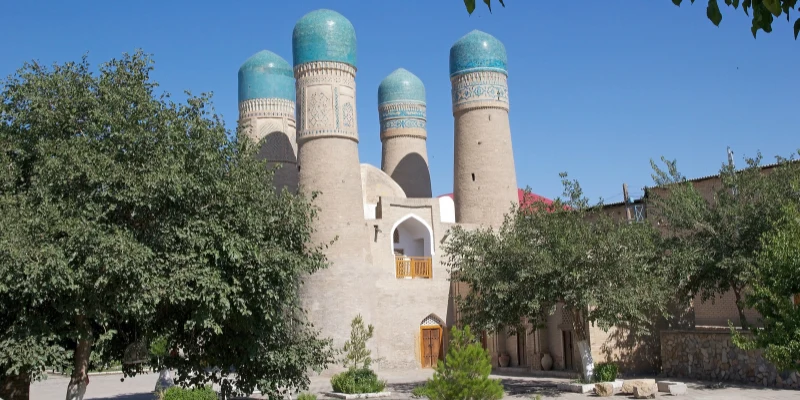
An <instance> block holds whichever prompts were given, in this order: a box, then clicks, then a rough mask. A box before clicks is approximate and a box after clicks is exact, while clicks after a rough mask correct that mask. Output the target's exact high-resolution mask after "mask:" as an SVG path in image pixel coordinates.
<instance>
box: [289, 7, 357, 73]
mask: <svg viewBox="0 0 800 400" xmlns="http://www.w3.org/2000/svg"><path fill="white" fill-rule="evenodd" d="M292 56H293V58H294V65H300V64H304V63H307V62H312V61H337V62H342V63H346V64H349V65H352V66H353V67H355V66H356V31H355V29H354V28H353V24H351V23H350V21H348V20H347V18H345V17H344V16H343V15H342V14H339V13H338V12H336V11H331V10H325V9H321V10H316V11H312V12H310V13H308V14H306V15H304V16H303V18H300V21H297V24H295V26H294V31H293V32H292Z"/></svg>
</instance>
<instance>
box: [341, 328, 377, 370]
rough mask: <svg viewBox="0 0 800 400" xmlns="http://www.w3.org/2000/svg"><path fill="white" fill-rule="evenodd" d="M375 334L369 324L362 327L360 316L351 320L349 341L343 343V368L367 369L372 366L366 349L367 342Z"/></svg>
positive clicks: (369, 352) (368, 351)
mask: <svg viewBox="0 0 800 400" xmlns="http://www.w3.org/2000/svg"><path fill="white" fill-rule="evenodd" d="M374 334H375V327H374V326H372V324H369V325H368V326H367V327H364V319H363V318H362V317H361V314H359V315H357V316H356V317H355V318H353V321H351V322H350V340H348V341H346V342H344V348H343V350H344V353H345V355H344V360H343V361H344V366H345V367H346V368H349V369H360V368H364V369H367V368H369V367H370V364H372V358H371V357H370V354H372V352H371V351H370V350H369V349H367V342H368V341H369V340H370V339H372V336H373V335H374Z"/></svg>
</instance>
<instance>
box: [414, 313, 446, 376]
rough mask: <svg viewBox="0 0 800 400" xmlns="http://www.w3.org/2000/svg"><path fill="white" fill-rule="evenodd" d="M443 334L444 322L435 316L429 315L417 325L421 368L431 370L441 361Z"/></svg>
mask: <svg viewBox="0 0 800 400" xmlns="http://www.w3.org/2000/svg"><path fill="white" fill-rule="evenodd" d="M443 334H444V322H442V319H441V318H439V317H438V316H436V314H429V315H428V316H427V317H425V318H424V319H423V320H422V322H421V323H420V324H419V337H420V358H421V360H420V361H421V363H422V368H433V367H435V366H436V363H437V362H438V361H439V360H441V359H442V353H443V352H442V336H443Z"/></svg>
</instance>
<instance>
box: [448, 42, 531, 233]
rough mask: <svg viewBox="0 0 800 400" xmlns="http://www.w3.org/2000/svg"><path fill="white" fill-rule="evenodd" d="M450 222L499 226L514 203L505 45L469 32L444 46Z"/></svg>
mask: <svg viewBox="0 0 800 400" xmlns="http://www.w3.org/2000/svg"><path fill="white" fill-rule="evenodd" d="M450 82H451V85H452V96H453V118H454V119H455V154H454V158H455V160H454V164H455V165H454V182H453V186H454V187H453V194H454V200H455V207H456V222H460V223H476V224H482V225H486V226H499V225H500V224H502V222H503V217H504V214H506V213H507V212H509V211H510V210H511V207H512V205H514V204H517V203H518V201H519V199H518V195H517V177H516V172H515V170H514V152H513V150H512V147H511V128H510V126H509V121H508V70H507V58H506V50H505V46H503V44H502V43H501V42H500V41H499V40H497V39H496V38H494V37H493V36H491V35H489V34H487V33H484V32H480V31H472V32H470V33H468V34H467V35H465V36H464V37H462V38H461V39H459V40H458V41H457V42H456V43H455V44H454V45H453V47H451V48H450Z"/></svg>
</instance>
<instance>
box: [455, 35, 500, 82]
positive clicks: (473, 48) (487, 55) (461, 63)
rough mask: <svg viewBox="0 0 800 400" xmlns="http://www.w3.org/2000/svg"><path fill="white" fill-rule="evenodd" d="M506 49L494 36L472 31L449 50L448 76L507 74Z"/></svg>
mask: <svg viewBox="0 0 800 400" xmlns="http://www.w3.org/2000/svg"><path fill="white" fill-rule="evenodd" d="M507 64H508V58H507V57H506V47H505V46H503V43H502V42H500V41H499V40H497V38H495V37H494V36H492V35H490V34H488V33H485V32H481V31H478V30H475V31H472V32H470V33H468V34H466V35H464V37H462V38H461V39H458V41H457V42H456V43H455V44H454V45H453V47H451V48H450V76H454V75H459V74H464V73H467V72H474V71H497V72H502V73H507V71H508V66H507Z"/></svg>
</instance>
